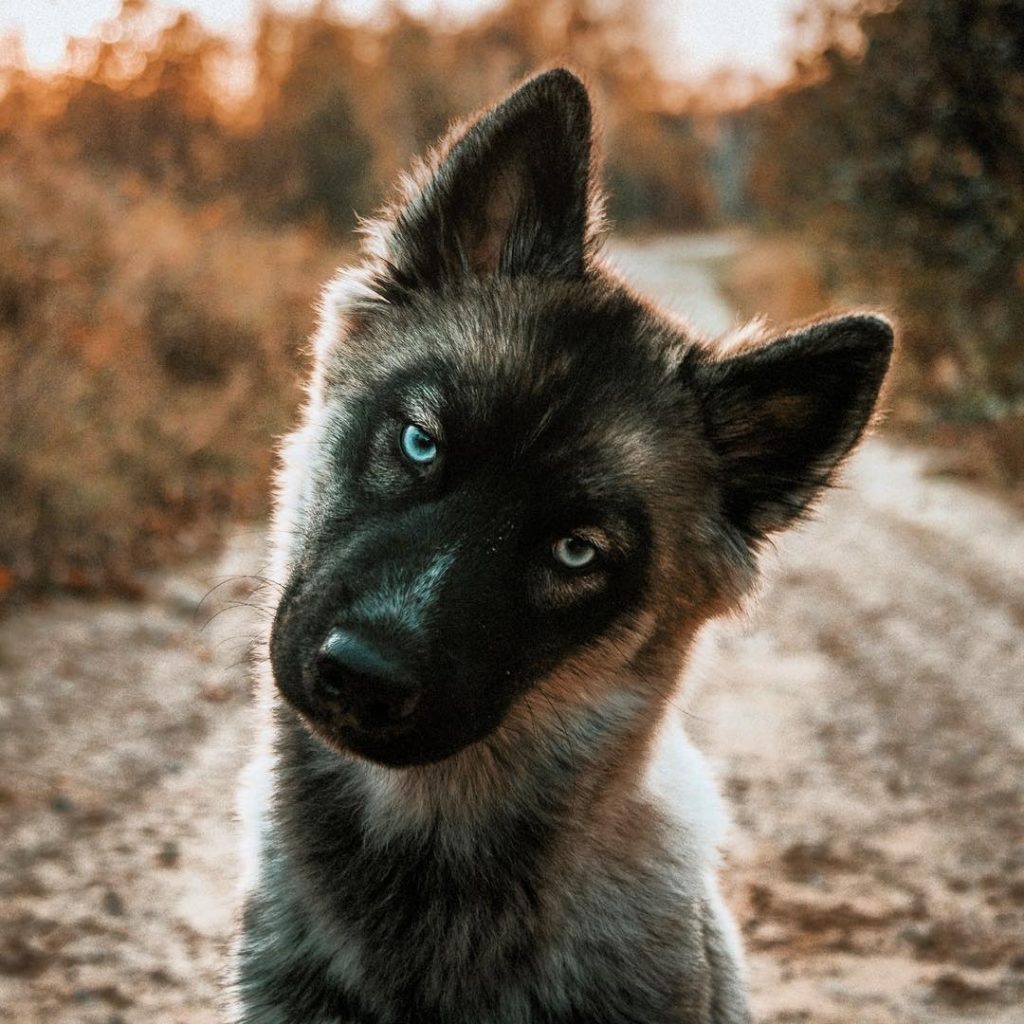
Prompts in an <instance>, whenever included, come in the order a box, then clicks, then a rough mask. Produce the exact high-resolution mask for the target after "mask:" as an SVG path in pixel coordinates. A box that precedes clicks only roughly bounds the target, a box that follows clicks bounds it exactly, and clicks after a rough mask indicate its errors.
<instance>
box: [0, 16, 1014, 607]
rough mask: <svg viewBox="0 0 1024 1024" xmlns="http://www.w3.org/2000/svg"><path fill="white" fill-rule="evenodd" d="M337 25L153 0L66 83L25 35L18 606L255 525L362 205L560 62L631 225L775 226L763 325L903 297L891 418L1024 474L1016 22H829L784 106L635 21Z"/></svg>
mask: <svg viewBox="0 0 1024 1024" xmlns="http://www.w3.org/2000/svg"><path fill="white" fill-rule="evenodd" d="M33 6H35V7H36V9H37V11H38V10H42V9H44V8H45V6H46V5H45V4H40V5H33ZM55 9H56V8H55ZM333 10H334V8H333V7H332V5H331V4H319V5H310V6H308V7H305V8H303V7H299V8H298V9H295V8H291V9H290V10H289V12H288V13H278V12H276V11H275V10H274V9H273V8H272V7H263V8H261V10H260V13H259V14H258V15H254V17H256V18H257V20H258V27H257V29H256V31H255V32H253V33H252V34H251V39H250V40H249V41H248V42H245V41H244V40H243V39H242V38H240V37H241V36H242V33H235V37H234V38H233V39H232V40H230V41H229V40H227V39H224V38H220V37H218V36H216V35H213V34H212V33H211V32H210V31H207V30H206V29H204V27H203V23H202V22H201V21H200V20H199V19H198V18H197V16H195V15H194V14H191V13H188V12H187V11H186V12H182V13H181V14H180V15H177V16H175V17H173V18H171V19H170V20H168V17H167V16H166V14H164V15H163V16H158V14H157V12H156V11H154V10H151V9H150V7H149V5H148V4H146V3H145V2H140V0H126V2H125V3H124V4H123V7H122V9H121V13H120V14H119V15H118V16H117V17H116V18H114V19H113V20H110V21H107V22H104V23H102V24H101V25H100V26H98V27H97V31H98V34H97V35H94V36H89V37H87V38H84V39H78V40H76V41H74V42H73V43H72V44H71V46H70V48H69V50H68V60H67V64H66V66H65V68H64V69H63V70H60V71H58V72H56V73H54V72H52V71H50V72H48V73H46V74H44V73H41V72H40V73H35V72H33V69H32V67H31V66H30V65H27V64H26V62H25V57H24V53H23V48H20V47H19V44H18V40H17V38H16V37H15V36H8V37H7V38H6V39H5V41H4V44H3V47H2V51H0V56H2V60H3V63H2V64H0V172H2V173H0V376H2V380H3V385H4V393H3V398H4V400H3V402H2V403H0V593H2V594H4V595H6V596H7V597H11V596H17V595H18V594H22V593H39V592H45V591H49V590H52V589H55V588H72V589H76V590H82V591H103V590H109V589H111V588H114V589H121V590H124V589H128V590H130V589H132V587H133V585H134V580H135V577H136V574H137V571H138V570H139V569H140V568H142V567H145V566H152V565H154V564H157V563H159V562H162V561H163V560H165V559H168V558H172V557H174V556H176V555H177V554H179V553H180V552H181V551H182V550H183V549H189V548H191V547H193V546H195V545H198V544H202V543H205V542H206V541H207V540H209V539H211V538H212V537H213V536H215V535H216V533H217V532H218V530H219V529H220V527H221V526H222V525H223V523H224V522H225V521H226V520H229V519H231V518H233V517H237V516H240V515H242V516H252V515H258V514H260V513H261V512H262V511H263V510H264V509H265V503H266V478H267V471H268V469H269V466H270V453H269V448H268V444H267V439H268V437H271V436H273V435H275V434H277V433H279V432H280V431H282V430H283V429H284V428H285V427H286V426H287V425H288V423H289V421H290V417H291V415H292V410H293V409H294V405H295V388H294V383H293V382H294V380H295V378H296V375H297V373H298V372H300V371H301V369H302V365H303V358H304V356H303V339H304V338H305V337H306V335H307V334H308V332H309V329H310V325H311V314H310V310H311V303H312V300H313V299H314V298H315V296H316V294H317V289H318V288H319V286H320V284H321V282H322V280H323V279H324V277H325V275H326V274H327V273H328V272H329V270H330V268H331V267H332V266H333V265H335V264H336V263H337V262H338V261H339V260H341V259H344V258H345V256H346V255H347V254H348V252H349V251H350V250H351V249H352V247H353V245H354V241H353V234H352V229H353V227H354V225H355V223H356V212H357V211H358V212H363V213H368V212H372V211H373V209H374V208H375V206H376V205H377V204H378V203H379V202H380V201H381V199H382V197H383V196H385V195H386V189H387V187H388V185H389V183H390V182H391V180H392V179H393V177H394V175H395V173H396V171H397V169H399V168H400V167H402V166H404V165H405V163H406V162H407V161H408V159H409V157H410V156H411V155H412V154H414V153H416V152H418V151H419V150H421V149H422V148H423V147H424V146H426V145H428V144H430V143H431V142H432V141H433V140H434V139H435V138H436V137H437V135H438V134H439V133H440V132H442V131H443V130H444V129H445V127H446V126H447V125H448V124H449V122H450V121H451V120H452V119H453V118H455V117H458V116H460V115H463V114H465V113H466V112H467V111H470V110H473V109H475V108H476V107H478V106H480V105H481V104H483V103H486V102H489V101H491V100H493V99H494V98H495V97H496V96H497V95H499V94H500V93H501V92H502V90H504V89H505V88H506V87H507V86H508V85H509V84H510V83H512V82H514V81H516V80H517V79H518V78H520V77H521V76H522V75H524V74H526V73H528V72H529V71H530V70H531V69H534V68H536V67H538V66H539V65H541V64H544V63H546V62H550V61H552V60H554V59H562V58H566V59H568V60H570V61H571V62H572V63H573V64H574V65H575V66H576V67H578V68H580V69H581V70H582V71H584V72H585V73H586V74H587V75H588V76H589V79H590V81H591V83H592V84H593V86H594V88H595V92H596V100H597V103H598V106H599V108H600V110H601V111H602V116H603V121H604V148H605V152H606V156H607V165H606V180H607V184H608V186H609V188H610V190H611V196H612V202H611V211H610V212H611V215H612V219H613V222H614V224H615V227H616V228H617V230H619V231H624V232H651V231H656V232H662V233H663V232H670V231H681V230H707V229H711V228H720V227H722V226H726V225H737V224H741V225H744V226H746V227H748V228H749V229H753V230H756V231H758V232H761V233H764V235H765V238H766V240H764V241H762V240H758V241H756V242H754V243H752V245H751V246H750V247H749V252H748V254H747V255H746V256H745V258H744V259H743V260H741V261H740V263H741V265H740V266H738V267H737V268H736V274H735V278H734V280H733V282H732V283H733V285H734V286H735V287H736V288H737V289H738V290H739V294H738V301H739V304H740V305H741V307H744V309H743V311H744V312H747V311H748V310H749V311H758V312H768V313H769V314H770V315H772V316H773V317H774V318H775V319H776V320H779V321H782V322H785V321H786V320H790V319H793V318H800V317H805V316H807V315H809V314H812V313H814V312H816V311H817V310H818V309H820V308H821V307H822V306H823V305H830V304H836V303H842V302H846V303H850V302H856V301H858V300H861V299H865V298H867V299H869V300H870V301H871V303H872V304H874V305H879V304H881V305H883V306H885V307H887V308H891V309H892V310H894V311H896V312H897V313H898V314H899V316H900V319H901V322H902V324H903V327H904V330H903V350H902V358H901V362H900V367H899V373H898V378H897V390H896V393H895V395H894V397H893V401H892V403H891V404H892V408H893V412H894V416H893V419H892V421H891V423H892V427H893V428H894V429H908V430H913V431H915V432H919V431H925V432H928V433H931V434H939V435H941V436H942V438H943V439H947V440H948V439H950V438H952V439H954V441H955V442H956V443H960V442H961V441H962V442H963V443H966V444H969V445H970V447H971V451H972V452H973V453H975V457H974V458H972V459H971V460H970V468H971V471H972V472H976V473H978V474H980V475H982V476H984V477H985V478H986V479H990V480H992V481H993V482H996V483H1000V484H1013V483H1015V482H1016V481H1018V480H1019V479H1020V477H1021V475H1022V474H1024V450H1022V446H1021V441H1020V438H1021V436H1022V426H1021V425H1022V418H1021V417H1022V406H1021V395H1022V394H1024V360H1022V359H1021V358H1020V354H1021V344H1022V342H1021V339H1022V338H1024V262H1022V261H1024V190H1022V188H1021V180H1022V168H1024V78H1022V72H1021V67H1022V60H1021V55H1022V47H1024V27H1022V26H1024V17H1022V5H1021V4H1020V3H1019V2H1006V0H983V2H980V3H968V2H967V0H913V2H907V3H903V4H895V3H891V2H889V3H869V4H865V5H860V6H859V5H856V4H854V5H852V6H851V7H847V6H846V5H843V6H838V5H837V6H826V5H825V4H818V3H811V4H808V5H806V6H805V7H803V8H799V9H798V12H797V13H798V14H799V15H800V17H799V20H798V21H797V22H795V24H794V29H793V32H792V34H791V36H790V37H789V39H788V40H787V41H786V45H787V46H789V47H791V48H792V50H793V52H794V54H795V55H796V56H795V61H794V63H793V65H792V69H791V71H790V73H789V76H788V78H786V79H785V80H784V81H783V82H782V83H781V84H777V85H776V86H774V87H772V88H770V89H768V90H767V91H762V92H756V91H755V90H754V88H753V84H752V83H751V82H749V81H746V80H745V79H744V76H743V72H744V69H743V68H739V69H737V70H736V71H735V72H734V73H733V74H731V75H730V74H729V73H727V72H720V73H719V74H717V75H716V76H714V77H712V78H711V79H710V80H709V79H706V78H705V79H703V80H701V79H699V78H698V79H697V80H694V78H693V76H692V75H687V73H686V64H685V60H686V57H685V50H683V49H682V44H681V47H680V48H681V53H680V56H679V59H678V62H677V64H676V65H675V67H676V68H677V69H678V79H677V80H676V81H672V80H668V79H667V78H666V75H667V73H668V72H667V71H666V66H671V65H672V61H671V60H666V59H665V56H664V50H665V48H666V43H665V41H664V32H663V31H662V33H661V35H660V37H658V34H657V33H656V32H655V31H654V30H653V29H652V28H651V27H649V25H648V24H646V23H645V21H644V17H643V9H642V8H641V7H638V6H637V5H633V4H628V5H627V4H623V5H620V6H616V5H615V4H613V3H597V2H593V3H588V2H585V0H573V2H565V3H554V4H546V5H545V4H535V3H532V2H526V0H509V2H507V3H503V4H499V5H498V6H497V7H494V6H490V7H487V8H486V10H485V11H484V12H483V13H478V14H476V15H470V14H467V13H465V11H463V13H462V16H461V18H460V19H458V20H456V19H455V18H454V17H449V18H447V19H445V18H440V17H437V16H429V17H426V18H423V19H422V20H421V19H420V18H418V17H417V16H415V15H412V14H407V13H405V12H404V10H403V8H402V7H401V6H400V5H395V6H389V7H386V8H385V9H383V10H382V11H381V12H379V13H378V16H377V17H376V18H374V19H371V20H365V18H364V20H361V21H357V22H346V21H344V20H342V19H341V18H340V16H338V15H336V14H335V13H332V12H333ZM39 16H40V15H38V14H36V15H35V17H39ZM651 24H652V25H653V26H654V29H656V28H657V27H658V25H659V24H660V22H659V20H658V19H657V18H652V19H651ZM652 36H655V37H657V38H659V41H658V46H657V49H658V50H659V54H660V56H659V57H658V58H655V57H654V56H652V55H651V52H650V51H651V50H652V46H651V38H652ZM695 45H696V47H697V48H698V49H699V41H698V42H697V43H696V44H695ZM778 63H779V66H781V67H783V68H784V67H785V65H784V62H783V61H782V60H781V59H780V60H779V62H778ZM751 93H753V96H752V97H751ZM744 100H746V101H747V102H743V101H744ZM727 283H728V282H727Z"/></svg>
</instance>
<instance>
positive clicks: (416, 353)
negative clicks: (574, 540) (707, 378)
mask: <svg viewBox="0 0 1024 1024" xmlns="http://www.w3.org/2000/svg"><path fill="white" fill-rule="evenodd" d="M659 327H660V325H659V324H658V323H657V322H655V321H653V320H652V318H651V316H650V314H649V313H648V312H647V310H646V309H645V308H644V307H643V306H642V305H641V304H640V303H638V302H637V301H636V300H634V299H633V298H632V296H630V295H629V294H628V293H626V292H624V291H623V292H620V291H616V290H614V289H609V288H608V287H607V286H605V287H604V288H595V287H593V286H591V285H588V284H582V283H581V284H566V283H550V282H539V281H535V282H504V283H500V284H498V283H495V284H487V283H483V284H481V285H479V286H478V287H476V288H475V289H468V290H466V291H464V292H462V293H460V294H459V295H458V296H453V297H449V298H445V297H444V296H438V295H424V296H416V297H415V298H414V299H413V300H412V301H410V302H409V303H407V304H404V305H401V306H395V307H386V308H383V309H381V310H380V311H379V312H378V313H376V314H374V315H372V316H370V317H368V318H367V319H366V320H365V322H364V323H362V324H361V325H360V329H359V331H358V334H357V337H355V338H354V339H353V340H352V343H351V344H347V345H345V346H344V347H343V349H342V351H341V352H340V353H339V354H338V355H339V362H338V364H337V365H336V367H335V373H333V374H329V376H335V377H337V378H338V379H341V380H345V379H348V380H350V381H351V380H356V381H358V382H359V384H360V386H361V387H362V389H363V392H364V394H366V395H367V396H368V397H370V398H371V399H373V398H377V399H379V400H382V401H385V402H388V403H390V404H395V405H401V406H403V407H404V409H405V411H406V412H407V413H409V414H410V415H411V414H413V413H415V412H417V411H421V412H422V414H423V415H424V416H428V417H429V416H433V417H435V418H436V419H439V420H440V421H441V422H440V423H439V424H438V425H439V426H440V427H443V428H444V429H445V431H446V432H454V433H460V434H464V435H473V436H477V437H485V436H486V437H488V439H489V440H490V441H491V442H492V443H493V442H494V441H495V440H496V439H503V440H504V441H505V442H506V443H509V444H515V445H517V446H519V447H522V446H523V445H526V444H535V443H536V442H538V441H539V440H541V439H542V438H543V439H544V440H546V441H547V442H549V443H550V442H551V441H552V440H554V439H557V437H559V436H562V437H564V438H566V439H568V438H572V439H573V442H574V443H575V444H577V445H578V444H579V443H581V442H587V443H592V444H595V445H597V444H605V445H607V444H609V443H611V442H613V441H616V440H617V441H619V442H624V443H627V444H629V445H630V446H631V447H634V448H635V447H637V437H636V436H635V435H638V434H642V432H643V431H644V430H645V429H648V428H649V427H650V424H651V423H652V421H653V422H658V421H659V420H660V419H663V418H664V416H663V414H664V409H663V406H664V405H665V403H666V401H667V400H668V399H669V398H670V396H671V392H672V390H673V389H671V388H669V387H667V386H666V384H667V377H668V370H667V365H666V360H665V357H664V355H663V354H662V353H663V350H664V343H663V339H662V338H660V337H659Z"/></svg>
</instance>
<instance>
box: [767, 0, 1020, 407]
mask: <svg viewBox="0 0 1024 1024" xmlns="http://www.w3.org/2000/svg"><path fill="white" fill-rule="evenodd" d="M805 24H806V25H808V26H810V30H811V31H813V32H814V34H815V38H814V42H813V45H812V46H811V47H809V49H808V51H807V52H806V53H805V54H804V56H803V58H802V59H801V61H800V62H799V64H798V68H797V78H796V81H795V82H794V83H793V84H792V85H790V86H788V87H786V88H785V89H783V90H782V91H781V92H780V93H779V94H777V95H776V96H774V97H772V98H771V99H770V100H768V101H767V102H764V103H762V104H761V105H760V108H759V111H758V124H759V134H760V144H759V147H758V152H757V155H756V156H755V159H754V161H753V165H752V168H751V174H750V178H749V187H750V190H751V194H752V196H753V198H754V199H755V200H756V201H757V202H758V203H759V205H760V207H761V209H762V210H763V211H764V212H765V213H766V214H767V215H769V216H770V217H772V218H774V219H776V220H778V221H781V222H784V223H788V224H798V225H811V226H812V227H813V229H814V230H815V231H816V232H817V234H818V236H819V238H821V239H822V240H826V241H828V242H830V243H832V244H834V245H839V246H842V247H843V250H844V255H843V256H842V257H841V258H842V259H843V261H844V262H846V263H850V262H851V260H852V258H853V254H855V253H856V254H859V259H858V260H857V265H858V269H859V271H860V272H861V273H862V274H863V275H866V276H868V277H870V278H871V279H872V280H874V281H875V282H880V283H883V284H885V285H888V286H889V287H890V288H891V290H892V291H893V293H894V295H895V296H896V298H897V300H898V301H899V302H900V304H901V305H902V306H903V307H904V309H905V310H906V311H907V312H908V313H909V314H910V320H909V323H910V330H909V331H908V332H907V334H906V337H905V342H906V345H905V348H906V352H907V354H908V355H909V356H910V357H911V363H912V364H913V366H912V367H911V370H913V371H916V372H917V373H918V374H919V379H918V381H917V384H918V385H919V386H920V387H921V388H922V389H923V390H924V392H925V393H929V394H931V395H932V396H933V397H934V398H936V399H937V400H942V399H943V396H945V399H946V400H948V401H949V402H951V403H953V404H954V405H956V406H957V407H958V408H960V410H961V411H962V412H963V413H964V414H971V410H972V409H973V410H974V412H975V413H977V414H984V413H986V410H987V411H989V412H998V410H1000V409H1005V408H1008V407H1009V404H1010V403H1011V402H1012V400H1013V398H1014V397H1015V396H1020V395H1024V360H1022V359H1021V358H1020V344H1021V338H1022V336H1024V0H903V2H902V3H898V4H894V3H873V4H867V3H860V4H856V5H854V6H852V7H851V6H850V5H845V6H838V5H836V4H834V3H833V4H817V5H813V6H812V7H810V8H809V9H808V16H807V18H806V19H805Z"/></svg>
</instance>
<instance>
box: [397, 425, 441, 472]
mask: <svg viewBox="0 0 1024 1024" xmlns="http://www.w3.org/2000/svg"><path fill="white" fill-rule="evenodd" d="M399 445H400V447H401V449H402V454H403V455H404V456H405V457H406V458H407V459H408V460H409V461H410V462H414V463H416V465H417V466H429V465H430V463H431V462H433V461H434V459H436V458H437V442H436V441H435V440H434V439H433V438H432V437H431V436H430V435H429V434H428V433H427V432H426V431H425V430H424V429H423V428H422V427H418V426H416V424H415V423H407V424H406V425H405V427H404V428H403V430H402V436H401V439H400V440H399Z"/></svg>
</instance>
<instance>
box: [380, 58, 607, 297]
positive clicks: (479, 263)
mask: <svg viewBox="0 0 1024 1024" xmlns="http://www.w3.org/2000/svg"><path fill="white" fill-rule="evenodd" d="M591 131H592V128H591V113H590V101H589V99H588V97H587V91H586V89H585V88H584V87H583V83H582V82H580V80H579V79H578V78H576V76H575V75H573V74H571V73H570V72H568V71H566V70H564V69H555V70H553V71H548V72H545V73H544V74H541V75H538V76H536V77H535V78H532V79H530V80H529V81H528V82H526V83H525V84H524V85H523V86H521V87H520V88H519V89H517V90H516V91H515V92H514V93H512V94H511V95H510V96H509V97H508V98H507V99H505V100H504V101H503V102H501V103H499V104H498V105H497V106H496V107H494V108H493V109H492V110H490V111H489V112H488V113H486V114H484V115H483V116H482V117H481V118H480V119H479V120H477V121H476V122H474V123H473V124H471V125H470V126H469V128H468V129H466V130H465V132H464V133H463V134H462V135H461V136H459V137H458V138H456V140H455V141H454V142H453V143H452V144H451V145H450V147H449V149H448V151H447V152H446V153H445V154H444V155H443V156H442V157H441V159H440V162H439V163H438V164H437V166H436V169H435V170H434V171H433V172H432V173H431V174H430V175H429V177H427V179H426V181H425V182H424V183H422V184H420V186H419V188H418V190H417V191H416V192H415V193H414V194H413V195H412V196H411V198H409V199H408V200H407V201H406V203H405V204H404V205H403V206H402V207H401V208H400V209H399V210H398V212H397V214H396V216H395V219H394V222H393V224H392V225H391V229H390V231H389V232H388V233H387V235H386V237H385V248H386V259H387V262H388V264H389V265H390V267H391V270H392V273H393V274H394V276H395V277H396V279H397V282H398V283H399V284H400V285H404V286H406V287H427V288H437V287H439V286H441V285H444V284H446V283H452V282H453V281H457V280H459V279H460V278H465V277H469V276H485V275H490V274H501V275H509V276H514V275H525V274H529V275H534V276H538V277H561V278H574V277H579V276H581V275H582V273H583V269H584V261H585V253H586V249H587V244H588V235H589V233H590V231H591V229H592V225H591V224H590V198H591V196H590V178H591V149H592V145H591Z"/></svg>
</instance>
